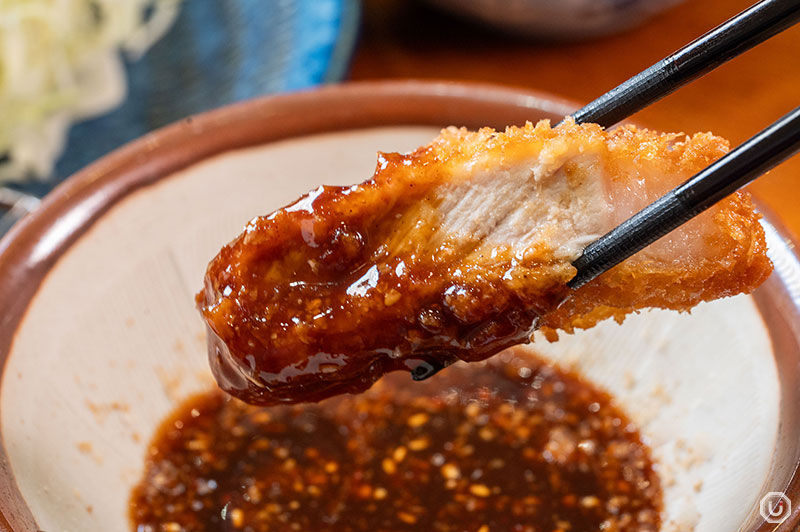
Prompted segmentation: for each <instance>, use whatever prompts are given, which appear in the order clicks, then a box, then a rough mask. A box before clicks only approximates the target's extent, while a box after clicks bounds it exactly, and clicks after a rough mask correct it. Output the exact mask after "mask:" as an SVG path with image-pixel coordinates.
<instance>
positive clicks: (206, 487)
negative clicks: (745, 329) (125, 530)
mask: <svg viewBox="0 0 800 532" xmlns="http://www.w3.org/2000/svg"><path fill="white" fill-rule="evenodd" d="M508 356H509V357H510V356H511V355H510V354H509V355H508ZM504 358H505V356H504ZM660 510H661V487H660V484H659V481H658V478H657V476H656V474H655V472H654V471H653V468H652V461H651V458H650V454H649V449H648V448H647V447H646V446H645V445H644V444H643V443H642V442H641V439H640V436H639V434H638V432H637V430H636V429H635V427H634V426H633V425H632V424H631V422H630V421H629V420H628V419H627V418H626V417H625V415H624V414H623V413H622V412H621V411H619V410H618V409H617V408H615V407H614V406H613V405H612V404H611V402H610V397H609V396H608V395H607V394H605V393H603V392H601V391H598V390H596V389H595V388H593V387H592V386H591V385H590V384H589V383H587V382H586V381H584V380H582V379H581V378H579V377H578V376H576V375H574V374H571V373H567V372H563V371H560V370H557V369H554V368H551V367H548V366H547V365H544V364H542V363H540V362H538V361H537V360H535V359H532V358H531V357H530V356H527V355H526V356H524V357H523V356H514V357H512V358H511V360H508V361H506V363H505V364H502V365H501V364H496V363H489V364H486V365H483V364H478V365H474V366H470V367H466V366H465V365H463V364H460V365H456V366H454V367H453V368H451V369H450V370H448V371H447V372H443V373H442V374H439V375H437V376H436V377H434V378H432V379H429V380H427V381H425V382H424V383H418V384H414V385H410V383H408V377H407V376H405V375H401V374H394V375H391V376H389V377H387V378H385V379H383V380H382V381H381V382H379V383H378V384H377V385H376V386H375V387H374V388H373V389H372V390H370V391H369V392H367V393H365V394H362V395H358V396H350V397H337V398H334V399H330V400H327V401H324V402H323V403H320V404H311V405H295V406H277V407H254V406H248V405H245V404H244V403H242V402H240V401H238V400H236V399H231V398H228V397H227V396H225V395H224V394H222V393H220V392H219V391H214V392H212V393H209V394H206V395H201V396H199V397H196V398H194V399H191V400H190V401H188V402H187V403H185V404H184V405H183V406H181V407H180V408H179V409H178V410H177V411H176V412H175V413H174V414H173V415H172V416H171V417H170V418H169V419H167V420H166V421H165V422H164V424H163V426H162V427H161V429H160V430H159V432H158V433H157V434H156V437H155V439H154V440H153V442H152V444H151V446H150V448H149V452H148V455H147V460H146V466H145V473H144V476H143V478H142V480H141V483H140V484H139V485H138V486H137V487H136V488H135V490H134V492H133V495H132V498H131V519H132V523H133V530H135V531H137V532H162V531H166V532H177V531H187V532H193V531H198V532H199V531H206V532H211V531H214V532H219V531H245V532H266V531H269V532H278V531H281V532H282V531H342V532H348V531H352V532H356V531H364V532H367V531H370V532H372V531H387V532H391V531H412V530H421V531H442V532H444V531H453V532H461V531H467V532H534V531H536V532H577V531H592V532H594V531H597V530H601V529H602V530H607V531H614V532H622V531H656V530H658V529H659V526H660Z"/></svg>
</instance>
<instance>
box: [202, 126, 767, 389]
mask: <svg viewBox="0 0 800 532" xmlns="http://www.w3.org/2000/svg"><path fill="white" fill-rule="evenodd" d="M727 149H728V145H727V142H726V141H724V140H723V139H720V138H718V137H715V136H713V135H710V134H697V135H694V136H693V137H690V138H688V137H685V136H684V135H679V134H662V133H656V132H652V131H647V130H641V129H637V128H635V127H633V126H626V127H621V128H618V129H616V130H613V131H605V130H603V129H602V128H601V127H599V126H597V125H594V124H585V125H576V124H575V123H574V122H572V121H571V120H569V119H568V120H566V121H565V122H564V123H563V124H561V125H559V126H557V127H551V126H550V124H549V123H548V122H547V121H542V122H540V123H538V124H536V125H535V126H534V125H532V124H526V125H525V126H523V127H510V128H508V129H507V130H506V131H505V132H497V131H494V130H492V129H488V128H487V129H482V130H480V131H477V132H470V131H467V130H465V129H455V128H449V129H447V130H445V131H443V132H442V134H441V135H440V136H439V137H438V138H437V139H436V140H434V141H433V142H432V143H431V144H429V145H428V146H425V147H422V148H420V149H418V150H416V151H414V152H412V153H409V154H405V155H401V154H380V155H379V158H378V166H377V169H376V172H375V175H374V176H373V178H372V179H370V180H368V181H366V182H364V183H362V184H360V185H355V186H352V187H320V188H318V189H317V190H315V191H313V192H311V193H309V194H307V195H306V196H304V197H302V198H301V199H300V200H298V201H297V202H296V203H294V204H292V205H289V206H287V207H285V208H283V209H280V210H278V211H275V212H274V213H272V214H270V215H268V216H263V217H259V218H256V219H254V220H253V221H251V222H250V223H249V224H248V225H247V227H246V228H245V231H244V232H243V233H242V234H241V235H240V236H239V237H238V238H237V239H236V240H234V241H233V242H232V243H230V244H229V245H227V246H225V247H224V248H223V249H222V251H221V252H220V253H219V255H218V256H217V257H216V258H215V259H214V260H212V262H211V263H210V265H209V267H208V271H207V274H206V280H205V288H204V290H203V291H202V292H201V293H200V294H198V296H197V302H198V305H199V307H200V309H201V312H202V313H203V316H204V318H205V320H206V323H207V325H208V331H209V357H210V361H211V365H212V369H213V371H214V374H215V376H216V377H217V380H218V382H219V384H220V386H221V387H222V388H223V389H225V390H226V391H229V392H230V393H232V394H234V395H236V396H238V397H240V398H242V399H244V400H246V401H248V402H251V403H258V404H272V403H276V402H297V401H309V400H319V399H322V398H325V397H328V396H331V395H334V394H338V393H344V392H358V391H363V390H365V389H367V388H369V386H371V385H372V383H373V382H375V380H377V379H378V378H379V377H380V376H381V375H383V374H384V373H386V372H387V371H392V370H397V369H406V370H410V371H412V375H414V376H416V377H418V378H420V377H425V376H427V375H428V374H430V373H432V372H433V371H435V370H436V369H438V368H440V367H443V366H446V365H448V364H449V363H451V362H453V361H455V360H457V359H462V360H467V361H474V360H481V359H485V358H487V357H489V356H491V355H493V354H495V353H497V352H498V351H500V350H502V349H504V348H506V347H509V346H511V345H514V344H518V343H524V342H527V341H529V338H530V335H531V332H532V331H533V329H534V328H536V327H537V326H540V327H542V328H543V329H544V330H545V332H547V334H548V336H549V337H551V338H552V337H554V336H555V335H556V331H557V330H564V331H568V332H569V331H572V330H573V329H575V328H586V327H591V326H592V325H594V324H595V323H597V322H598V321H600V320H602V319H605V318H608V317H614V318H615V319H617V320H618V321H619V320H622V319H623V318H624V316H625V315H626V314H628V313H630V312H633V311H636V310H638V309H642V308H646V307H661V308H670V309H675V310H688V309H689V308H691V307H692V306H694V305H696V304H697V303H698V302H700V301H705V300H711V299H716V298H719V297H723V296H729V295H734V294H738V293H743V292H750V291H752V290H753V289H754V288H755V287H756V286H758V285H759V284H760V283H761V282H762V281H764V279H766V277H767V276H768V275H769V273H770V271H771V263H770V261H769V259H768V258H767V257H766V246H765V242H764V233H763V230H762V228H761V225H760V224H759V216H758V214H757V213H756V212H755V211H754V210H753V206H752V204H751V202H750V199H749V197H748V196H747V194H745V193H737V194H734V195H733V196H731V197H730V198H728V199H726V200H724V201H722V202H720V203H719V204H718V205H716V206H714V207H712V208H711V209H710V210H709V211H707V212H705V213H703V214H702V215H700V216H698V217H697V218H695V219H694V220H692V221H691V222H689V223H687V224H686V225H685V226H683V227H681V228H680V229H678V230H676V231H674V232H673V233H671V234H670V235H668V236H667V237H665V238H663V239H662V240H660V241H658V242H656V243H655V244H653V245H651V246H650V247H648V248H647V249H645V250H643V251H642V252H640V253H639V254H637V255H635V256H634V257H632V258H631V259H629V260H628V261H626V262H625V263H623V264H621V265H619V266H618V267H616V268H615V269H613V270H612V271H610V272H608V273H606V274H605V275H603V276H601V277H599V278H598V279H596V280H594V281H592V282H591V283H589V284H587V285H586V286H584V287H582V288H581V289H579V290H577V291H575V292H574V293H573V292H572V291H570V290H569V289H568V288H567V285H566V284H567V282H568V281H569V280H570V279H571V278H572V277H573V276H574V274H575V269H574V267H573V266H572V264H571V262H572V261H573V260H575V259H576V258H577V257H578V256H579V255H580V254H581V251H582V250H583V248H584V247H585V246H586V245H587V244H589V243H590V242H592V241H594V240H595V239H597V238H598V237H600V236H602V235H603V234H604V233H606V232H607V231H608V230H610V229H612V228H613V227H615V226H616V225H617V224H619V223H620V222H622V221H624V220H625V219H627V218H628V217H629V216H630V215H632V214H634V213H635V212H637V211H638V210H640V209H641V208H642V207H644V206H645V205H647V204H648V203H650V202H651V201H653V200H655V199H656V198H657V197H659V196H660V195H662V194H663V193H665V192H666V191H668V190H669V189H671V188H673V187H674V186H676V185H678V184H680V183H681V182H683V181H685V180H686V179H688V178H689V177H691V176H692V175H693V174H695V173H697V172H698V171H699V170H701V169H702V168H704V167H706V166H707V165H708V164H710V163H711V162H713V161H714V160H716V159H718V158H719V157H720V156H722V155H723V154H724V153H725V152H726V151H727Z"/></svg>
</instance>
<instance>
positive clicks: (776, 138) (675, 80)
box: [569, 0, 800, 288]
mask: <svg viewBox="0 0 800 532" xmlns="http://www.w3.org/2000/svg"><path fill="white" fill-rule="evenodd" d="M798 20H800V0H763V1H761V2H759V3H757V4H755V5H754V6H752V7H751V8H749V9H747V10H745V11H743V12H742V13H740V14H739V15H737V16H735V17H733V18H732V19H730V20H728V21H727V22H725V23H724V24H722V25H720V26H718V27H717V28H715V29H713V30H711V31H710V32H709V33H707V34H705V35H704V36H702V37H700V38H699V39H697V40H695V41H693V42H692V43H690V44H688V45H687V46H685V47H684V48H682V49H681V50H679V51H677V52H675V53H674V54H672V55H671V56H669V57H667V58H666V59H663V60H661V61H659V62H658V63H656V64H655V65H653V66H652V67H650V68H648V69H647V70H645V71H643V72H642V73H640V74H638V75H636V76H634V77H632V78H631V79H629V80H628V81H626V82H625V83H623V84H622V85H620V86H619V87H616V88H615V89H612V90H611V91H609V92H607V93H606V94H604V95H603V96H601V97H600V98H598V99H596V100H595V101H593V102H592V103H590V104H589V105H587V106H586V107H584V108H583V109H580V110H579V111H577V112H576V113H574V114H573V117H574V118H575V120H576V122H597V123H600V124H601V125H604V126H610V125H613V124H614V123H616V122H617V121H619V120H621V119H623V118H625V117H626V116H628V115H629V114H631V113H633V112H636V111H638V110H640V109H642V108H644V107H646V106H647V105H649V104H650V103H653V102H655V101H657V100H658V99H660V98H662V97H663V96H665V95H667V94H669V93H671V92H673V91H674V90H675V89H677V88H678V87H680V86H681V85H683V84H685V83H688V82H689V81H692V80H694V79H696V78H697V77H699V76H701V75H702V74H704V73H706V72H708V71H710V70H712V69H713V68H715V67H717V66H719V65H720V64H722V63H724V62H725V61H727V60H729V59H731V58H732V57H734V56H736V55H738V54H740V53H742V52H744V51H745V50H748V49H749V48H752V47H753V46H755V45H756V44H758V43H760V42H762V41H764V40H765V39H767V38H769V37H771V36H773V35H775V34H776V33H779V32H780V31H782V30H784V29H786V28H788V27H789V26H791V25H793V24H795V23H796V22H798ZM798 151H800V107H798V108H796V109H795V110H794V111H792V112H790V113H789V114H787V115H786V116H784V117H783V118H781V119H780V120H778V121H777V122H775V123H774V124H772V125H771V126H769V127H768V128H766V129H765V130H763V131H761V132H760V133H758V134H757V135H756V136H754V137H752V138H751V139H750V140H748V141H747V142H745V143H744V144H742V145H741V146H739V147H738V148H737V149H735V150H733V151H732V152H731V153H729V154H728V155H726V156H725V157H723V158H721V159H720V160H718V161H717V162H715V163H714V164H712V165H711V166H709V167H708V168H706V169H704V170H703V171H701V172H699V173H698V174H697V175H695V176H694V177H692V178H691V179H689V180H688V181H686V182H685V183H684V184H682V185H680V186H679V187H677V188H675V189H673V190H672V191H670V192H668V193H667V194H666V195H664V196H662V197H661V198H659V199H658V200H656V201H655V202H653V203H652V204H650V205H648V206H647V207H645V208H644V209H642V210H641V211H640V212H639V213H637V214H635V215H633V216H632V217H631V218H629V219H628V220H626V221H625V222H623V223H622V224H620V225H619V226H618V227H617V228H615V229H613V230H612V231H610V232H609V233H607V234H606V235H604V236H602V237H600V238H599V239H598V240H596V241H595V242H593V243H591V244H589V246H587V247H586V248H585V249H584V250H583V253H582V255H581V256H580V257H578V259H576V260H575V261H574V262H573V265H574V266H575V268H576V269H577V270H578V271H577V273H576V275H575V277H574V278H573V279H572V280H571V281H570V282H569V285H570V287H572V288H579V287H581V286H583V285H584V284H586V283H588V282H589V281H591V280H592V279H594V278H595V277H597V276H598V275H600V274H602V273H603V272H605V271H607V270H609V269H610V268H612V267H613V266H615V265H617V264H619V263H620V262H622V261H623V260H625V259H627V258H628V257H630V256H631V255H633V254H634V253H636V252H637V251H640V250H641V249H643V248H645V247H646V246H648V245H649V244H651V243H653V242H655V241H656V240H658V239H659V238H661V237H662V236H664V235H666V234H667V233H669V232H670V231H672V230H673V229H675V228H677V227H678V226H680V225H682V224H683V223H685V222H686V221H688V220H690V219H691V218H693V217H694V216H696V215H697V214H699V213H701V212H703V211H704V210H706V209H707V208H709V207H710V206H712V205H713V204H714V203H716V202H718V201H719V200H721V199H723V198H724V197H726V196H728V195H729V194H732V193H733V192H735V191H736V190H738V189H739V188H741V187H743V186H744V185H746V184H747V183H749V182H750V181H752V180H753V179H755V178H756V177H758V176H760V175H762V174H763V173H764V172H766V171H768V170H770V169H771V168H772V167H774V166H776V165H777V164H779V163H781V162H782V161H784V160H786V159H788V158H789V157H791V156H792V155H794V154H795V153H797V152H798Z"/></svg>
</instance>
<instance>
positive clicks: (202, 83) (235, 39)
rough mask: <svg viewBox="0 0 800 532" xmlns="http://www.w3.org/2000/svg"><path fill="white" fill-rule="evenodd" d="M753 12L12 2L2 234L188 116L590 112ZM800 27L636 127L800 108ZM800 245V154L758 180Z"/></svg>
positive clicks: (318, 1) (4, 44)
mask: <svg viewBox="0 0 800 532" xmlns="http://www.w3.org/2000/svg"><path fill="white" fill-rule="evenodd" d="M751 3H752V2H751V1H748V0H684V1H681V0H0V233H2V232H5V231H6V230H7V229H8V228H9V227H10V225H11V224H12V223H14V221H16V220H17V219H19V218H20V217H21V216H23V215H24V214H25V213H26V212H29V211H30V210H33V209H35V208H36V207H37V204H38V201H39V199H40V198H41V197H43V196H44V195H45V194H47V192H48V191H50V190H52V188H53V187H54V186H56V185H57V184H58V183H59V182H60V181H62V180H63V179H65V178H66V177H68V176H69V175H71V174H72V173H74V172H76V171H77V170H79V169H81V168H82V167H84V166H86V165H87V164H89V163H91V162H92V161H94V160H96V159H97V158H98V157H100V156H102V155H104V154H106V153H108V152H109V151H111V150H113V149H114V148H116V147H119V146H121V145H122V144H124V143H126V142H128V141H130V140H133V139H134V138H137V137H140V136H142V135H144V134H146V133H147V132H149V131H152V130H154V129H156V128H158V127H161V126H163V125H165V124H168V123H170V122H173V121H176V120H179V119H181V118H184V117H186V116H188V115H190V114H193V113H198V112H202V111H205V110H208V109H212V108H215V107H219V106H221V105H224V104H227V103H231V102H235V101H239V100H243V99H247V98H252V97H255V96H259V95H263V94H270V93H277V92H284V91H295V90H303V89H309V88H312V87H314V86H317V85H321V84H325V83H337V82H341V81H347V80H368V79H387V78H388V79H392V78H393V79H398V78H418V79H452V80H470V81H483V82H490V83H497V84H503V85H510V86H514V87H520V88H523V89H531V90H539V91H546V92H550V93H553V94H556V95H559V96H562V97H565V98H568V99H571V100H574V101H575V102H577V103H578V104H581V103H586V102H588V101H590V100H592V99H593V98H595V97H596V96H599V95H600V94H602V93H603V92H605V91H606V90H608V89H610V88H612V87H614V86H616V85H617V84H619V83H620V82H622V81H624V80H625V79H627V78H628V77H630V76H631V75H633V74H636V73H637V72H639V71H640V70H642V69H644V68H646V67H647V66H649V65H650V64H652V63H654V62H656V61H657V60H659V59H661V58H662V57H664V56H665V55H667V54H669V53H671V52H673V51H674V50H676V49H677V48H679V47H681V46H683V45H684V44H686V43H687V42H689V41H690V40H692V39H694V38H695V37H697V36H699V35H701V34H702V33H704V32H705V31H707V30H709V29H711V28H712V27H714V26H715V25H717V24H719V23H720V22H722V21H724V20H725V19H727V18H729V17H731V16H732V15H734V14H736V13H738V12H739V11H741V10H743V9H745V8H746V7H747V6H748V5H750V4H751ZM799 63H800V27H797V28H793V29H790V30H788V31H786V32H785V33H783V34H782V35H779V36H777V37H775V38H773V39H771V40H770V41H768V42H766V43H764V44H762V45H760V46H759V47H757V48H756V49H755V50H753V51H750V52H748V53H746V54H744V55H743V56H741V57H739V58H737V59H735V60H733V61H731V62H730V63H728V64H727V65H725V66H723V67H721V68H719V69H717V70H716V71H715V72H713V73H711V74H709V75H707V76H706V77H704V78H702V79H701V80H699V81H696V82H694V83H693V84H691V85H689V86H687V87H685V88H683V89H681V90H680V91H678V92H677V93H676V94H673V95H671V96H669V97H667V98H666V99H664V100H663V101H661V102H659V103H657V104H655V105H653V106H651V107H649V108H648V109H646V110H645V111H642V112H641V113H639V114H638V115H636V116H634V117H633V118H632V119H633V120H635V121H637V122H638V123H639V124H641V125H645V126H648V127H652V128H655V129H661V130H670V131H684V132H687V133H693V132H696V131H713V132H714V133H716V134H719V135H722V136H724V137H727V138H729V139H730V140H731V142H732V143H733V144H734V145H736V144H738V143H740V142H742V141H743V140H745V139H746V138H748V137H749V136H751V135H752V134H754V133H755V132H757V131H759V130H760V129H762V128H763V127H764V126H766V125H767V124H769V123H771V122H772V121H774V120H775V119H777V118H778V117H779V116H781V115H783V114H784V113H786V112H788V111H789V110H791V109H792V108H794V107H795V106H796V105H798V103H800V102H799V100H798V98H799V97H800V68H798V66H799ZM751 190H752V191H753V192H755V193H756V194H757V196H758V197H759V198H761V200H762V201H763V203H764V204H765V205H766V206H767V207H768V208H771V209H772V210H774V211H776V212H777V213H778V214H779V215H780V217H781V218H782V219H783V220H784V222H785V223H786V225H787V226H788V228H789V230H790V231H792V232H793V233H794V234H795V235H796V236H797V235H800V209H797V204H798V200H799V199H800V158H795V159H794V160H791V161H789V162H788V163H786V164H784V165H782V166H781V167H779V168H778V169H776V170H774V171H773V172H772V173H771V174H770V175H768V176H765V177H763V178H761V179H760V180H759V181H757V182H756V183H754V184H753V185H751Z"/></svg>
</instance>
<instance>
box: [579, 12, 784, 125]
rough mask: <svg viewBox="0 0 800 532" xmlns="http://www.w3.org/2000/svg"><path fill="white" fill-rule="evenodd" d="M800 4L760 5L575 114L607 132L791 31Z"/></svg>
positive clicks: (727, 22)
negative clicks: (602, 127) (786, 31)
mask: <svg viewBox="0 0 800 532" xmlns="http://www.w3.org/2000/svg"><path fill="white" fill-rule="evenodd" d="M798 20H800V0H762V1H761V2H758V3H757V4H754V5H753V6H751V7H749V8H748V9H746V10H744V11H742V12H741V13H739V14H738V15H736V16H734V17H733V18H731V19H729V20H727V21H726V22H723V23H722V24H720V25H719V26H717V27H716V28H714V29H713V30H711V31H709V32H708V33H706V34H705V35H703V36H702V37H699V38H697V39H695V40H694V41H692V42H690V43H689V44H687V45H686V46H684V47H683V48H681V49H680V50H678V51H677V52H675V53H673V54H672V55H670V56H668V57H666V58H664V59H662V60H661V61H659V62H658V63H656V64H654V65H653V66H651V67H650V68H648V69H646V70H644V71H642V72H640V73H639V74H637V75H635V76H634V77H632V78H630V79H629V80H627V81H625V82H624V83H622V84H621V85H619V86H618V87H616V88H614V89H611V90H610V91H608V92H607V93H605V94H604V95H602V96H600V97H599V98H597V99H596V100H594V101H593V102H591V103H590V104H588V105H586V106H585V107H583V108H582V109H580V110H578V111H576V112H575V113H573V114H572V117H573V118H574V119H575V122H577V123H579V124H580V123H582V122H594V123H596V124H600V125H601V126H604V127H608V126H612V125H614V124H616V123H617V122H619V121H620V120H622V119H624V118H627V117H628V116H630V115H632V114H633V113H635V112H636V111H639V110H641V109H644V108H645V107H647V106H648V105H650V104H651V103H654V102H656V101H658V100H660V99H661V98H663V97H664V96H667V95H668V94H670V93H672V92H674V91H675V90H676V89H678V88H680V87H681V86H683V85H685V84H686V83H689V82H690V81H694V80H695V79H697V78H699V77H700V76H702V75H703V74H706V73H708V72H710V71H711V70H713V69H715V68H717V67H718V66H720V65H722V64H723V63H725V62H727V61H728V60H730V59H733V58H734V57H736V56H737V55H739V54H741V53H742V52H745V51H747V50H749V49H750V48H752V47H754V46H755V45H757V44H759V43H761V42H763V41H765V40H767V39H769V38H770V37H772V36H773V35H776V34H778V33H780V32H781V31H783V30H785V29H787V28H789V27H790V26H792V25H794V24H795V23H797V22H798Z"/></svg>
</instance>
